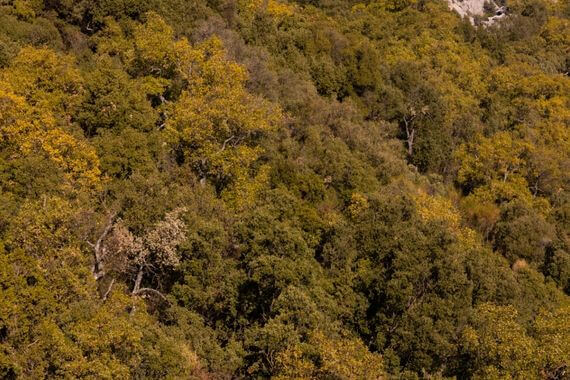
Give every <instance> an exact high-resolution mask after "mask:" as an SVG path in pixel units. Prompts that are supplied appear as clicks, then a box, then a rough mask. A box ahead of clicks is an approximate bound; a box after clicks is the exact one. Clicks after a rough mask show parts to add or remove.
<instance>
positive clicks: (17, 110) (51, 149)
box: [0, 82, 101, 190]
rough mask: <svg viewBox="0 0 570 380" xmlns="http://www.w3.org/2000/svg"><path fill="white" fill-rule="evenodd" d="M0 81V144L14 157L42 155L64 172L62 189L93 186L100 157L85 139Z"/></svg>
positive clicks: (97, 175) (95, 182) (98, 174)
mask: <svg viewBox="0 0 570 380" xmlns="http://www.w3.org/2000/svg"><path fill="white" fill-rule="evenodd" d="M9 87H10V86H8V85H7V84H5V83H3V82H0V146H1V147H2V148H3V150H4V151H5V152H10V156H11V158H12V159H16V158H23V157H26V156H29V155H32V154H40V155H43V156H45V157H46V159H48V160H50V161H51V162H52V163H53V164H54V166H55V167H56V168H58V169H59V170H61V171H62V172H63V175H64V183H62V186H63V188H67V189H68V190H72V189H77V188H94V187H97V186H98V185H99V183H100V174H101V172H100V170H99V160H98V157H97V155H96V153H95V150H94V149H93V148H92V147H91V146H90V145H89V144H88V143H87V142H86V141H85V140H82V139H79V138H77V137H75V136H73V135H71V134H70V133H68V132H66V131H65V130H64V129H63V128H61V127H60V126H59V125H58V124H57V121H56V119H55V118H54V117H53V115H52V113H51V112H50V111H49V110H45V109H42V108H40V107H32V106H31V105H30V104H28V103H27V102H26V100H25V99H24V98H23V97H21V96H18V95H16V94H14V93H12V92H11V91H10V88H9Z"/></svg>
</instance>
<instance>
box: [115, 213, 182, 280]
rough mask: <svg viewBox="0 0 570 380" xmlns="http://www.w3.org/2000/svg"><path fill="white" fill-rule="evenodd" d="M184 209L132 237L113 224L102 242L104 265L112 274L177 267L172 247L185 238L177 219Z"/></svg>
mask: <svg viewBox="0 0 570 380" xmlns="http://www.w3.org/2000/svg"><path fill="white" fill-rule="evenodd" d="M183 211H184V209H176V210H174V211H172V212H170V213H168V214H167V215H166V216H165V218H164V220H162V221H160V222H158V223H156V224H155V225H154V226H152V227H151V228H149V229H148V230H147V231H146V232H145V233H144V234H143V235H142V236H135V235H133V233H132V232H131V231H129V229H128V228H127V227H126V226H125V225H124V223H123V221H122V220H120V219H119V220H117V221H116V222H115V224H114V226H113V230H112V232H111V234H110V236H109V238H108V239H107V240H106V242H105V247H106V249H107V251H108V254H107V256H106V257H105V264H106V267H108V268H113V270H114V271H116V272H120V273H125V272H127V271H130V270H132V269H134V268H137V269H138V268H141V267H152V268H172V267H176V266H178V265H179V263H180V258H179V254H178V252H177V249H176V247H177V246H178V245H179V244H180V243H182V241H184V239H185V238H186V233H185V229H186V225H185V224H184V222H183V221H182V220H181V219H180V214H181V213H182V212H183Z"/></svg>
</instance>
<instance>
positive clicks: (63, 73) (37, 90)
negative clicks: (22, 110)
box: [0, 47, 83, 115]
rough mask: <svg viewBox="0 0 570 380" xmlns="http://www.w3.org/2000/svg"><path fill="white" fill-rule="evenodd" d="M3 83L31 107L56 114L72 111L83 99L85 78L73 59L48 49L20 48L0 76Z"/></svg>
mask: <svg viewBox="0 0 570 380" xmlns="http://www.w3.org/2000/svg"><path fill="white" fill-rule="evenodd" d="M0 80H2V81H4V82H5V83H7V84H9V86H10V88H11V89H12V91H13V92H14V93H15V94H17V95H20V96H23V97H24V98H25V99H26V100H27V101H28V102H29V103H30V104H31V105H33V106H38V107H41V108H45V109H49V110H51V111H53V112H54V113H55V114H56V115H57V114H60V113H61V114H64V113H66V112H67V113H69V112H70V111H72V110H73V109H74V107H75V106H77V105H78V104H79V102H80V101H81V99H82V96H83V78H82V77H81V74H80V72H79V70H77V69H76V68H75V60H74V58H73V57H71V56H68V55H61V54H57V53H55V52H54V51H52V50H50V49H47V48H40V49H37V48H33V47H26V48H23V49H21V50H20V52H19V53H18V55H17V56H16V57H15V58H14V60H13V61H12V63H11V65H10V67H8V68H7V69H5V70H3V71H2V72H1V73H0Z"/></svg>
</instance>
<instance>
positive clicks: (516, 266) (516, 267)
mask: <svg viewBox="0 0 570 380" xmlns="http://www.w3.org/2000/svg"><path fill="white" fill-rule="evenodd" d="M526 267H528V263H527V262H526V260H524V259H518V260H517V261H515V262H514V263H513V267H512V268H513V271H515V272H518V271H520V270H522V269H525V268H526Z"/></svg>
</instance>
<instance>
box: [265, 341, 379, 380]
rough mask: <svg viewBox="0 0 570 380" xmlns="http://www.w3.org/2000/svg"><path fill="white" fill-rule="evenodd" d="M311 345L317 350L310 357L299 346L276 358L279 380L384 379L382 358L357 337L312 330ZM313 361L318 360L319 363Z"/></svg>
mask: <svg viewBox="0 0 570 380" xmlns="http://www.w3.org/2000/svg"><path fill="white" fill-rule="evenodd" d="M308 343H309V344H310V345H311V346H313V347H314V348H315V352H312V354H313V355H316V357H314V356H313V355H307V353H305V352H303V349H302V348H301V347H300V346H298V345H296V346H293V347H289V348H288V349H287V350H285V351H283V352H282V353H280V354H279V355H278V357H277V363H278V367H279V375H278V376H276V377H275V378H276V379H280V380H284V379H315V378H325V379H326V378H339V379H370V380H378V379H383V378H385V374H384V368H383V361H382V357H381V356H380V355H378V354H375V353H372V352H370V351H368V349H367V348H366V346H365V345H364V344H363V343H362V341H360V340H359V339H357V338H350V337H334V338H332V337H329V336H327V335H325V333H324V332H323V331H320V330H317V331H313V332H312V333H311V334H310V336H309V341H308ZM310 358H313V359H317V358H318V359H317V363H318V364H317V363H315V362H314V361H312V360H311V359H310Z"/></svg>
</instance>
